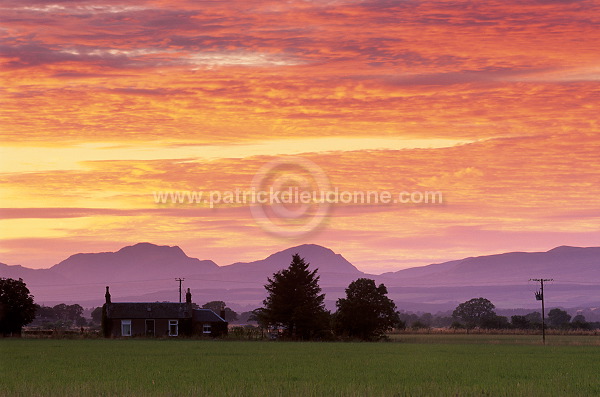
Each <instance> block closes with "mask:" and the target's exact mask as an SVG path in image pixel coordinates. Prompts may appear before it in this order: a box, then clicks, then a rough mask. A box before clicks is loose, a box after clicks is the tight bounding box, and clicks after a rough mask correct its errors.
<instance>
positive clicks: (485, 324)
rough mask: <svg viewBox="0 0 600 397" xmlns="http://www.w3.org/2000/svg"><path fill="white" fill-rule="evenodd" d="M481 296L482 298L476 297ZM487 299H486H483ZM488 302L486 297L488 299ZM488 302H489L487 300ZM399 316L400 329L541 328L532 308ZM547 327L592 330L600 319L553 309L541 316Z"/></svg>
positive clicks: (537, 316) (540, 322)
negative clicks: (474, 316)
mask: <svg viewBox="0 0 600 397" xmlns="http://www.w3.org/2000/svg"><path fill="white" fill-rule="evenodd" d="M479 299H484V298H479ZM486 301H487V299H486ZM488 302H489V301H488ZM490 303H491V302H490ZM399 317H400V320H401V321H402V323H403V325H404V327H403V329H408V330H410V329H415V330H418V329H427V328H455V329H460V328H463V329H464V328H475V327H477V328H483V329H515V330H519V329H521V330H541V329H542V314H541V313H540V312H538V311H533V312H530V313H527V314H523V315H512V316H500V315H497V314H496V312H495V310H494V309H492V311H491V312H488V313H486V314H485V315H484V316H482V317H481V320H480V321H471V320H470V319H468V318H467V319H465V318H462V319H461V317H460V315H459V313H456V311H455V312H446V313H436V314H431V313H412V312H402V311H401V312H400V313H399ZM544 320H545V321H544V322H545V326H546V329H557V330H584V331H589V330H594V329H600V322H599V321H586V318H585V316H584V315H583V314H577V315H575V316H574V317H572V318H571V315H569V313H567V312H566V311H565V310H561V309H558V308H556V309H552V310H550V311H549V312H548V315H547V316H546V318H545V319H544Z"/></svg>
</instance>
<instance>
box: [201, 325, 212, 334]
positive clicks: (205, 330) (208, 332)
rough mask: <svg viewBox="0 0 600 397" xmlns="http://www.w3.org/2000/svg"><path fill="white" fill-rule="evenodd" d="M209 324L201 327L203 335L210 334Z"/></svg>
mask: <svg viewBox="0 0 600 397" xmlns="http://www.w3.org/2000/svg"><path fill="white" fill-rule="evenodd" d="M210 328H211V327H210V324H204V325H203V326H202V333H203V334H210V333H211V329H210Z"/></svg>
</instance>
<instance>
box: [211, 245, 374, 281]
mask: <svg viewBox="0 0 600 397" xmlns="http://www.w3.org/2000/svg"><path fill="white" fill-rule="evenodd" d="M294 254H299V255H300V256H301V257H302V258H304V259H305V261H306V262H308V263H310V268H311V269H318V275H319V276H320V277H321V278H320V281H321V286H323V285H324V284H335V285H338V284H339V283H340V281H342V280H343V281H345V280H350V281H352V280H355V279H356V278H359V277H363V276H364V275H365V273H363V272H361V271H360V270H358V269H357V268H356V267H355V266H354V265H353V264H351V263H350V262H348V261H347V260H346V259H345V258H344V257H343V256H342V255H340V254H336V253H335V252H333V251H332V250H330V249H329V248H325V247H322V246H320V245H316V244H304V245H299V246H297V247H292V248H288V249H285V250H283V251H279V252H277V253H275V254H273V255H270V256H268V257H267V258H265V259H261V260H257V261H253V262H237V263H233V264H231V265H228V266H222V267H221V269H220V273H221V277H222V278H223V280H227V279H232V280H235V278H233V277H239V276H242V277H243V278H242V279H243V280H246V281H248V280H256V281H259V282H262V283H263V284H264V283H265V282H266V281H267V277H270V276H271V275H272V274H273V273H275V272H276V271H278V270H282V269H285V268H287V267H288V266H289V264H290V262H291V259H292V255H294Z"/></svg>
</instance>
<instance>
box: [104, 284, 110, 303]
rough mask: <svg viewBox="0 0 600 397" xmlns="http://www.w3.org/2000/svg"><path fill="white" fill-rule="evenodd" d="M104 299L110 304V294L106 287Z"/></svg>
mask: <svg viewBox="0 0 600 397" xmlns="http://www.w3.org/2000/svg"><path fill="white" fill-rule="evenodd" d="M104 297H105V298H106V303H110V292H108V285H107V286H106V294H104Z"/></svg>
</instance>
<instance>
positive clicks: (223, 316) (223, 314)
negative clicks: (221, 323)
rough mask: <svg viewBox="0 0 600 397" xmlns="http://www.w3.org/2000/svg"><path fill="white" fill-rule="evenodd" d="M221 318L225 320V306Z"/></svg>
mask: <svg viewBox="0 0 600 397" xmlns="http://www.w3.org/2000/svg"><path fill="white" fill-rule="evenodd" d="M221 318H222V319H223V320H225V306H222V307H221Z"/></svg>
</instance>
